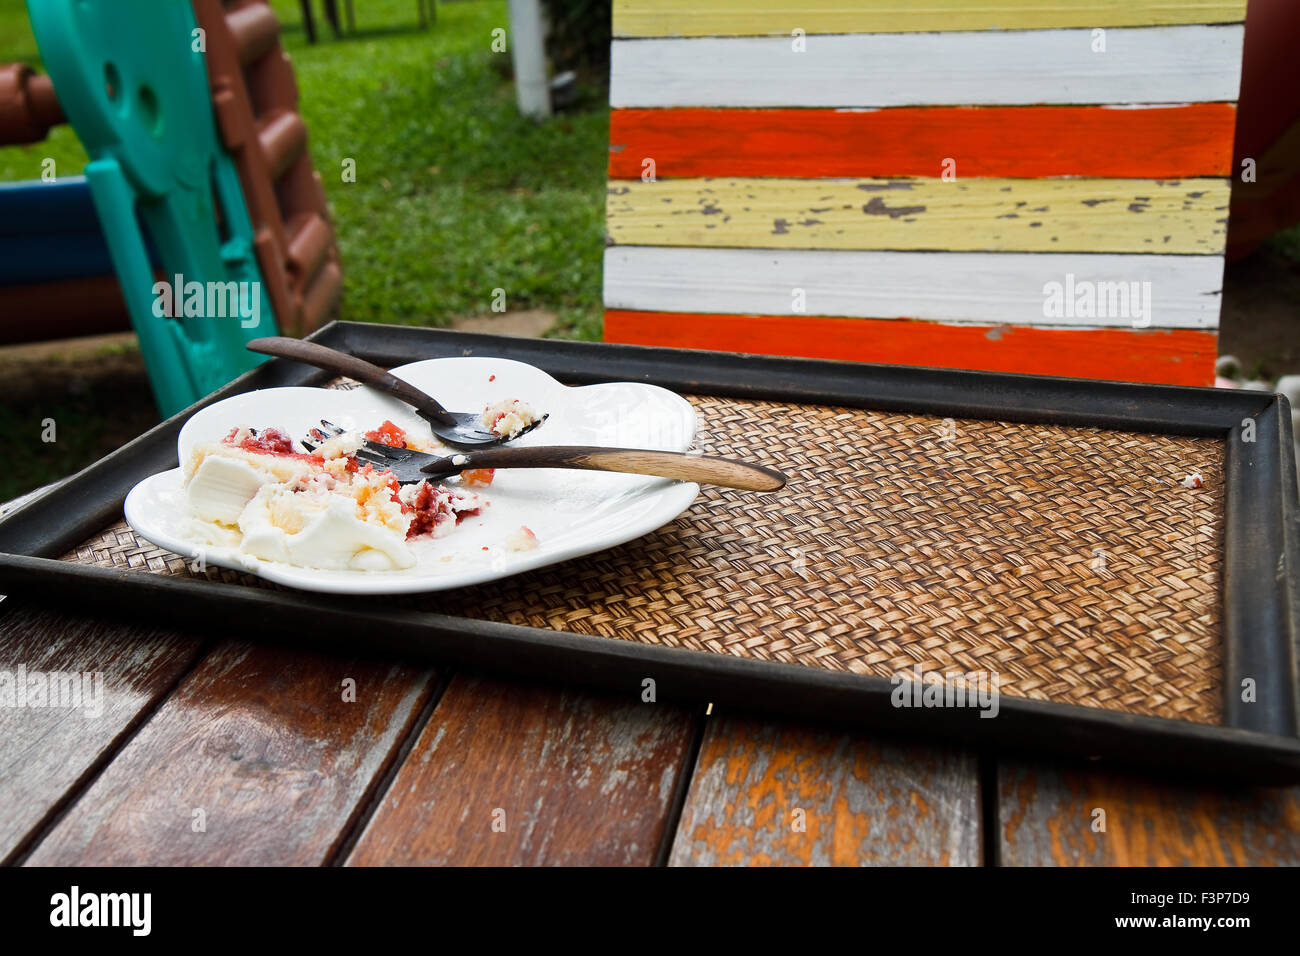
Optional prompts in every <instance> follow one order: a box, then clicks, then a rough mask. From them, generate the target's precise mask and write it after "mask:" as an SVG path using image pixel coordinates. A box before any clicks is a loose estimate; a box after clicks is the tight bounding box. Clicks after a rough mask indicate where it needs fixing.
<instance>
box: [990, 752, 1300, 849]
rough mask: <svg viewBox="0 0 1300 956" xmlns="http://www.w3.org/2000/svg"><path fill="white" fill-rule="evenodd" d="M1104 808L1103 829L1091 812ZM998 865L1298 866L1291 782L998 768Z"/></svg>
mask: <svg viewBox="0 0 1300 956" xmlns="http://www.w3.org/2000/svg"><path fill="white" fill-rule="evenodd" d="M1097 810H1102V811H1104V812H1105V817H1104V823H1105V832H1100V831H1094V829H1093V826H1094V820H1096V821H1098V822H1100V821H1102V817H1101V816H1099V815H1097V814H1096V813H1095V811H1097ZM991 838H995V839H997V840H998V841H999V847H998V852H999V861H1000V862H1001V863H1002V864H1004V865H1007V866H1053V865H1055V866H1263V865H1296V864H1300V787H1289V788H1245V787H1241V788H1233V787H1232V786H1231V783H1230V781H1223V782H1222V783H1220V784H1206V785H1197V784H1191V783H1174V782H1170V781H1167V780H1155V779H1151V778H1147V777H1142V776H1140V775H1137V774H1132V773H1126V772H1121V771H1115V770H1103V769H1101V768H1099V767H1089V766H1084V765H1079V764H1073V765H1070V764H1062V763H1048V762H1041V763H1023V762H1011V761H1006V762H1002V763H1000V764H999V767H998V833H997V835H996V836H991Z"/></svg>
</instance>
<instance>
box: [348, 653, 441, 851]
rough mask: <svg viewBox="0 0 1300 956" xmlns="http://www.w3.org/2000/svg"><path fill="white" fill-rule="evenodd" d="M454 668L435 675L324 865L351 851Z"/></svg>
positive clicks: (420, 731) (399, 768) (431, 712)
mask: <svg viewBox="0 0 1300 956" xmlns="http://www.w3.org/2000/svg"><path fill="white" fill-rule="evenodd" d="M453 677H455V673H454V672H448V673H446V674H445V675H438V676H437V679H436V682H435V683H436V686H435V687H434V688H433V692H432V693H430V694H429V699H428V700H427V701H425V703H424V706H423V707H422V708H421V709H420V711H419V713H418V714H415V715H414V717H413V718H412V720H411V721H410V723H409V724H408V725H407V727H406V728H405V729H404V730H403V731H402V735H401V742H400V743H399V744H398V746H397V747H396V748H395V749H394V751H393V753H392V755H391V757H390V758H389V760H388V761H387V763H386V764H385V765H384V767H383V769H382V770H381V771H380V772H379V774H377V775H376V777H375V783H374V785H373V786H372V787H371V789H370V791H369V792H368V793H367V794H366V796H365V797H364V798H363V799H362V800H361V801H360V802H359V803H358V804H357V811H356V813H355V814H353V818H352V819H351V820H349V821H348V823H347V825H346V827H345V828H344V830H343V833H342V834H341V836H340V838H339V842H338V845H337V846H336V847H335V848H334V849H332V850H331V851H330V853H329V855H328V856H327V857H326V862H325V865H326V866H343V865H345V864H346V862H347V859H348V857H349V856H351V854H352V850H353V848H354V847H355V846H356V845H357V841H358V840H360V839H361V834H362V833H364V832H365V829H366V827H367V826H368V825H369V824H370V821H371V819H372V818H373V817H374V815H375V811H376V810H378V809H379V806H380V804H381V803H382V802H383V799H384V795H385V794H387V793H388V791H389V789H390V788H391V787H392V786H393V780H394V779H396V777H397V774H398V771H400V770H401V769H402V765H403V764H404V763H406V759H407V757H409V756H410V754H411V750H412V749H413V748H414V747H415V742H416V741H417V740H419V738H420V734H422V733H423V732H424V728H425V727H426V726H427V725H428V723H429V721H430V720H431V719H432V717H433V712H434V710H435V708H437V706H438V704H439V702H440V701H441V700H442V698H443V695H445V694H446V693H447V688H448V686H450V684H451V681H452V678H453Z"/></svg>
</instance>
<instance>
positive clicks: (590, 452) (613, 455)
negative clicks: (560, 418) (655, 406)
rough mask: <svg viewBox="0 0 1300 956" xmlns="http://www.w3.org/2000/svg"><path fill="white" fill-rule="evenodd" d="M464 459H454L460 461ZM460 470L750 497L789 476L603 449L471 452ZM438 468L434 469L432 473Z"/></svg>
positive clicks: (686, 457) (702, 458) (715, 461)
mask: <svg viewBox="0 0 1300 956" xmlns="http://www.w3.org/2000/svg"><path fill="white" fill-rule="evenodd" d="M460 457H461V456H456V458H457V460H458V459H459V458H460ZM464 458H465V462H464V464H463V465H461V466H460V467H461V468H462V469H470V468H577V469H581V470H584V471H617V472H624V473H626V474H631V475H655V476H656V477H659V478H676V479H677V480H679V481H696V482H701V481H702V482H708V483H709V484H714V485H721V486H722V487H724V488H742V489H744V490H746V491H776V490H777V489H778V488H781V487H783V486H784V485H785V475H783V474H781V472H779V471H777V470H776V469H775V468H765V467H764V466H762V465H751V464H749V463H748V462H744V461H736V460H734V459H731V458H713V457H709V456H706V455H693V454H686V453H683V452H677V451H651V450H647V449H641V448H599V447H590V446H586V445H539V446H537V447H534V448H494V449H490V450H488V451H475V452H468V453H466V454H465V455H464ZM433 467H434V466H430V468H433Z"/></svg>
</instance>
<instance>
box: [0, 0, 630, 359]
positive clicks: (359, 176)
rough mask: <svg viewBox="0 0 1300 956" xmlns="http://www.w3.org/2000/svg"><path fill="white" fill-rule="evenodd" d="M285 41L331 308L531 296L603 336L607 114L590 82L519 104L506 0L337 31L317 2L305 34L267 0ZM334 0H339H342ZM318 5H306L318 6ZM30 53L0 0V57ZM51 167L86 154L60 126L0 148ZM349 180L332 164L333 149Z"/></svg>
mask: <svg viewBox="0 0 1300 956" xmlns="http://www.w3.org/2000/svg"><path fill="white" fill-rule="evenodd" d="M273 6H274V7H275V10H276V13H277V14H278V15H279V17H280V19H281V22H282V23H283V24H284V32H283V43H284V46H285V48H286V49H287V50H288V51H289V53H290V55H291V57H292V58H293V65H294V70H295V72H296V74H297V78H298V87H299V90H300V93H301V104H300V108H301V110H302V114H303V117H304V119H305V120H306V122H307V127H308V129H309V130H310V133H311V140H310V149H311V153H312V160H313V162H314V164H315V166H316V169H317V170H318V171H319V172H320V174H321V178H322V180H323V181H324V184H325V191H326V194H327V195H328V197H329V201H330V206H331V209H332V211H333V215H334V221H335V227H336V231H337V233H338V237H339V251H340V255H341V258H342V261H343V276H344V298H343V304H342V309H341V315H342V316H343V317H344V318H347V319H351V320H356V321H365V322H386V323H397V324H406V325H443V324H445V323H446V322H447V320H448V319H450V318H452V317H454V316H463V315H478V314H484V313H489V312H491V305H492V297H493V290H494V289H498V288H499V289H503V290H504V292H505V296H506V305H507V307H508V308H509V309H512V310H513V309H525V308H544V309H550V310H553V311H555V312H556V313H557V314H558V316H559V317H560V329H559V332H560V334H565V335H572V336H577V337H582V338H599V337H600V328H601V258H602V254H603V250H604V197H605V166H606V156H607V144H608V135H609V113H608V108H607V105H606V97H605V92H604V90H601V89H597V88H589V89H584V90H582V94H581V99H580V103H579V108H578V109H576V110H574V111H573V112H570V113H566V114H563V115H560V116H558V117H556V118H555V119H553V120H552V121H550V122H547V123H540V124H538V123H534V122H532V121H530V120H526V119H524V118H522V117H520V116H519V114H518V111H517V110H516V108H515V104H514V92H513V87H512V85H511V83H510V81H509V79H508V70H506V69H505V68H504V66H505V64H508V62H509V54H507V53H493V52H492V51H491V48H490V43H491V31H492V30H493V29H495V28H497V27H503V28H504V27H507V26H508V18H507V15H506V4H505V2H504V0H470V2H463V3H451V4H445V5H443V6H441V7H440V8H439V11H438V21H437V23H435V24H434V25H432V26H431V27H430V29H429V30H427V31H421V30H419V29H418V28H417V26H416V24H415V4H414V3H412V2H411V0H367V2H366V3H364V4H358V5H357V26H358V34H357V35H356V36H348V37H345V38H344V39H342V40H336V39H334V37H333V35H332V33H331V32H330V30H329V28H328V26H326V25H325V24H324V22H323V17H319V16H318V23H317V30H318V35H319V36H320V42H318V43H317V44H315V45H314V46H313V45H308V44H307V42H306V38H305V35H304V34H303V32H302V30H301V25H300V17H301V14H300V12H299V5H298V2H297V0H275V2H274V4H273ZM340 6H342V5H341V4H340ZM317 9H318V10H319V5H317ZM10 60H26V61H28V62H34V61H35V60H36V45H35V42H34V41H33V39H32V37H31V32H30V29H29V27H28V24H27V18H26V12H25V7H24V5H23V4H22V3H21V2H20V0H0V61H10ZM46 156H51V157H53V158H54V159H55V161H56V164H57V169H58V171H59V172H60V174H72V173H73V172H80V170H81V167H82V166H83V165H84V164H85V154H84V152H83V151H82V149H81V146H80V144H79V143H78V142H77V140H76V137H75V135H74V134H73V133H72V131H71V129H70V128H68V127H62V128H60V129H58V130H56V131H55V132H54V133H53V134H52V135H51V136H50V138H49V140H47V141H46V142H45V143H39V144H36V145H33V146H27V147H10V148H5V149H0V180H5V179H28V178H34V177H36V176H39V174H40V164H41V160H42V159H43V158H44V157H46ZM348 158H350V159H353V160H355V162H356V182H355V183H346V182H343V181H342V175H341V173H342V163H343V160H344V159H348Z"/></svg>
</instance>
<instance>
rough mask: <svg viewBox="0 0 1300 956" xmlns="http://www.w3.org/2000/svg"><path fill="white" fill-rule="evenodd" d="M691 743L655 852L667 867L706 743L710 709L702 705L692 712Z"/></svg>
mask: <svg viewBox="0 0 1300 956" xmlns="http://www.w3.org/2000/svg"><path fill="white" fill-rule="evenodd" d="M691 716H692V724H691V743H690V747H689V749H688V750H687V753H686V757H685V758H684V759H683V760H682V772H681V773H680V774H678V776H677V784H676V786H675V788H674V790H673V798H672V802H671V804H670V805H669V811H668V817H667V819H666V820H665V821H664V834H663V838H662V839H661V840H660V841H659V851H658V852H657V853H656V854H655V862H654V865H655V866H657V867H665V866H667V865H668V860H669V858H670V857H671V856H672V852H673V840H674V839H676V835H677V827H678V825H679V824H680V823H681V819H682V811H683V810H684V809H685V808H686V797H687V794H689V793H690V789H691V781H692V780H694V779H695V770H696V768H697V767H698V766H699V760H700V747H701V746H703V744H704V729H705V727H707V726H708V719H709V718H708V711H707V710H706V709H705V708H703V707H700V708H699V709H698V710H696V711H695V712H694V713H692V715H691Z"/></svg>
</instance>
